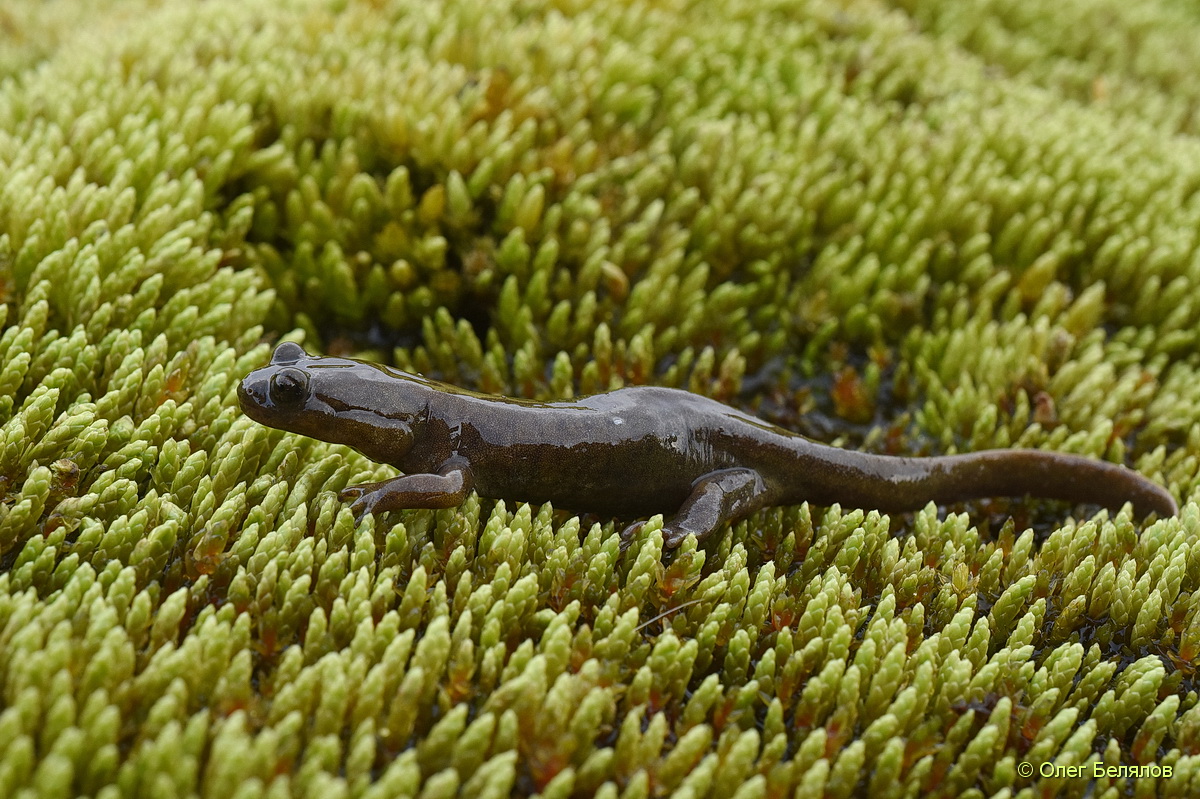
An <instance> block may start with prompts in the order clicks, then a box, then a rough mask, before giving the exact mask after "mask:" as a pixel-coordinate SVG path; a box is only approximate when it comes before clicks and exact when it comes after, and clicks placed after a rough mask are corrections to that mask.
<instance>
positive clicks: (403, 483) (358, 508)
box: [338, 462, 475, 521]
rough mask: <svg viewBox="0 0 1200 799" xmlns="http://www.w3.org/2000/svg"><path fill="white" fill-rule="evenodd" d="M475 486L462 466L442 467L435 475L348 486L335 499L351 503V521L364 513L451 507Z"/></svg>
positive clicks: (463, 498)
mask: <svg viewBox="0 0 1200 799" xmlns="http://www.w3.org/2000/svg"><path fill="white" fill-rule="evenodd" d="M474 486H475V479H474V477H472V475H471V471H470V469H469V468H468V467H467V466H466V465H465V464H463V463H458V462H455V463H452V464H447V465H446V466H443V467H442V468H441V469H439V470H438V472H437V474H406V475H401V476H400V477H393V478H392V479H390V480H382V481H380V482H378V483H364V484H363V485H356V486H348V487H346V488H345V489H344V490H343V491H342V492H341V493H340V494H338V499H340V500H342V501H344V502H351V503H352V504H351V505H350V509H351V510H352V511H354V518H355V519H356V520H359V521H361V520H362V517H363V516H365V515H366V514H368V513H386V512H387V511H390V510H404V509H405V508H454V507H457V506H459V505H461V504H462V503H463V501H464V500H466V498H467V494H470V493H471V489H472V488H474Z"/></svg>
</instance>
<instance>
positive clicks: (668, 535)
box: [621, 469, 769, 549]
mask: <svg viewBox="0 0 1200 799" xmlns="http://www.w3.org/2000/svg"><path fill="white" fill-rule="evenodd" d="M767 500H768V496H767V487H766V485H765V484H764V483H763V479H762V477H760V476H759V474H758V472H756V471H754V470H753V469H723V470H721V471H719V472H711V473H709V474H706V475H704V476H703V477H701V478H700V479H698V480H697V481H696V482H695V483H693V484H692V493H691V495H690V496H688V498H687V499H686V500H685V501H684V503H683V505H681V506H680V508H679V512H678V513H676V514H675V515H674V516H673V517H672V518H671V519H669V520H668V521H667V522H666V523H665V524H664V525H663V545H664V546H666V547H668V548H669V549H674V548H675V547H677V546H679V545H680V544H682V543H683V541H684V539H685V538H687V537H688V536H689V535H694V536H696V540H697V541H698V542H699V541H703V540H704V539H705V538H707V537H708V536H710V535H712V534H713V533H714V532H716V531H717V530H718V529H719V528H720V527H721V525H722V524H724V523H725V522H727V521H732V522H736V521H740V520H741V519H744V518H746V517H747V516H749V515H750V514H751V513H754V511H756V510H758V509H759V508H762V507H765V506H766V505H767V504H769V503H768V501H767ZM644 524H645V522H636V523H634V524H631V525H630V526H629V527H626V528H625V530H624V531H623V532H622V533H621V548H622V549H625V548H626V547H628V546H629V544H630V543H632V541H633V538H634V536H636V535H637V533H638V531H639V530H641V529H642V525H644Z"/></svg>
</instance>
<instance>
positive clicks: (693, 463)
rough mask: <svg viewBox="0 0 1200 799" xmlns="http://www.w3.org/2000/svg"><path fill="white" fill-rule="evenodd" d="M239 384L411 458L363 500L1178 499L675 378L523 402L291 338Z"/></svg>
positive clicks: (1142, 505)
mask: <svg viewBox="0 0 1200 799" xmlns="http://www.w3.org/2000/svg"><path fill="white" fill-rule="evenodd" d="M238 399H239V400H240V402H241V406H242V410H243V411H244V412H245V413H246V415H247V416H249V417H250V418H252V419H254V420H256V421H258V422H261V423H263V424H265V425H269V426H270V427H277V428H280V429H283V430H291V431H293V432H296V433H302V434H304V435H307V436H311V437H313V438H317V439H321V440H322V441H330V442H334V443H339V444H347V445H349V446H351V447H353V448H354V449H356V450H358V451H359V452H361V453H363V454H364V455H366V456H367V457H368V458H371V459H372V460H376V461H380V462H382V463H388V464H391V465H392V466H395V467H396V468H398V469H400V470H401V471H402V472H404V473H405V474H404V475H402V476H400V477H395V478H393V479H391V480H384V481H382V482H379V483H370V484H367V485H360V486H351V487H349V488H347V489H346V490H345V491H343V492H342V494H341V497H342V499H346V500H351V501H352V502H353V505H352V507H353V509H354V512H355V513H356V514H357V515H359V516H361V515H363V514H365V513H382V512H385V511H390V510H399V509H401V508H450V507H454V506H456V505H459V504H461V503H462V502H463V500H465V499H466V497H467V495H468V494H469V493H470V492H471V491H476V492H478V493H479V495H480V496H483V497H491V498H495V499H509V500H517V501H521V502H539V503H540V502H547V501H548V502H553V503H554V505H555V506H557V507H562V508H569V509H572V510H576V511H591V512H595V513H601V514H605V515H612V516H617V517H622V518H645V517H647V516H650V515H653V514H655V513H662V514H666V515H667V516H668V517H669V518H668V520H667V522H666V523H665V524H664V526H663V535H664V539H665V541H666V543H667V545H668V546H672V547H673V546H678V545H679V543H680V542H682V541H683V540H684V539H685V538H686V537H687V536H688V534H689V533H691V534H695V535H696V536H697V538H701V539H702V538H704V537H706V536H709V535H712V534H713V532H714V531H716V530H718V529H719V528H720V527H721V525H723V524H724V523H725V522H727V521H737V520H740V519H743V518H745V517H746V516H748V515H749V514H751V513H753V512H754V511H756V510H758V509H760V508H764V507H767V506H770V505H790V504H797V503H800V502H805V501H807V502H811V503H814V504H817V505H829V504H832V503H835V502H836V503H840V504H842V505H846V506H850V507H859V508H868V509H870V508H875V509H879V510H884V511H900V510H914V509H917V508H921V507H923V506H924V505H926V504H927V503H928V502H930V501H933V502H936V503H939V504H941V503H947V502H956V501H960V500H965V499H973V498H979V497H988V496H1023V495H1026V494H1028V495H1032V496H1036V497H1046V498H1053V499H1065V500H1070V501H1072V502H1087V503H1094V504H1098V505H1103V506H1105V507H1108V508H1113V509H1117V508H1120V507H1121V505H1123V504H1124V503H1125V502H1132V503H1133V508H1134V511H1135V512H1136V513H1137V514H1139V515H1147V514H1150V513H1157V514H1159V515H1160V516H1173V515H1175V513H1176V512H1177V507H1176V504H1175V500H1174V499H1173V498H1172V497H1171V495H1170V494H1169V493H1167V491H1166V490H1164V489H1163V488H1161V487H1160V486H1158V485H1156V484H1155V483H1153V482H1151V481H1150V480H1148V479H1147V478H1145V477H1143V476H1142V475H1140V474H1138V473H1137V472H1134V471H1131V470H1129V469H1126V468H1125V467H1123V466H1117V465H1115V464H1111V463H1106V462H1104V461H1097V460H1092V459H1089V458H1082V457H1079V456H1076V455H1063V454H1058V453H1053V452H1043V451H1040V450H986V451H983V452H975V453H969V454H966V455H948V456H942V457H933V458H897V457H887V456H882V455H871V454H868V453H863V452H855V451H851V450H842V449H837V448H835V447H829V446H825V445H823V444H818V443H816V442H813V441H810V440H808V439H806V438H804V437H802V436H800V435H797V434H795V433H791V432H789V431H787V430H784V429H782V428H779V427H775V426H773V425H770V424H767V423H766V422H764V421H762V420H760V419H757V418H755V417H753V416H750V415H748V414H745V413H742V412H741V411H738V410H735V409H733V408H730V407H728V406H726V405H722V404H721V403H719V402H716V401H715V400H711V399H708V398H706V397H701V396H698V395H696V394H691V393H689V392H686V391H680V390H678V389H671V388H655V387H648V386H641V387H632V388H624V389H620V390H618V391H612V392H609V393H607V394H597V395H594V396H591V397H583V398H581V399H578V400H574V401H571V402H553V403H542V402H531V401H526V400H515V399H507V398H503V397H495V396H487V395H483V394H476V393H474V392H471V391H466V390H464V389H460V388H456V387H454V386H451V385H448V384H446V383H439V382H437V381H435V380H428V379H426V378H423V377H419V376H416V375H410V374H406V373H404V372H400V371H397V370H395V369H389V368H387V367H384V366H378V365H375V364H369V363H364V362H362V361H354V360H349V359H345V358H318V357H313V356H311V355H308V354H307V353H305V352H304V350H303V349H301V348H300V347H299V346H298V345H296V344H292V343H284V344H281V345H279V347H278V348H276V350H275V353H274V355H273V356H272V357H271V363H270V365H268V366H265V367H263V368H262V369H257V370H255V371H254V372H251V373H250V374H249V375H248V376H247V377H246V379H245V380H243V381H242V384H241V385H240V386H239V387H238ZM640 525H641V523H640V522H639V523H636V524H633V525H631V526H630V527H628V528H626V530H625V532H624V533H623V534H622V536H623V538H624V539H625V540H626V541H628V540H630V538H631V537H632V536H633V535H634V534H635V533H636V531H637V529H638V528H639V527H640Z"/></svg>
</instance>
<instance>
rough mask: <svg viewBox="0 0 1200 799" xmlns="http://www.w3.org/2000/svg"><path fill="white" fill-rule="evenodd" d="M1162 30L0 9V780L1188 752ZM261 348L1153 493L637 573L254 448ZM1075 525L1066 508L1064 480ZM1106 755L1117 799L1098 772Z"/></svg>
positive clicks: (813, 528) (654, 548)
mask: <svg viewBox="0 0 1200 799" xmlns="http://www.w3.org/2000/svg"><path fill="white" fill-rule="evenodd" d="M1197 28H1200V18H1197V17H1196V15H1195V14H1194V12H1193V11H1192V10H1190V9H1188V8H1187V7H1186V6H1184V5H1183V4H1178V3H1173V2H1170V0H1163V1H1162V2H1147V3H1140V4H1136V5H1131V4H1125V3H1115V2H1102V0H1089V1H1088V2H1084V1H1083V0H1079V2H1068V3H1059V4H1057V5H1056V6H1055V7H1054V8H1050V7H1048V6H1046V5H1045V4H1042V3H1036V2H1023V3H986V2H979V3H969V4H968V3H962V2H953V3H949V2H940V1H938V2H934V1H932V0H931V1H930V2H916V1H913V0H908V1H906V2H901V3H896V4H894V5H887V4H885V3H880V2H872V1H870V0H862V2H851V3H829V2H823V1H822V0H813V2H754V3H732V2H720V0H713V2H711V3H709V2H706V3H701V4H699V5H696V4H687V3H677V2H663V3H649V2H630V3H611V4H599V5H597V4H594V3H585V2H572V1H571V0H560V1H559V2H515V1H514V2H483V0H454V2H447V3H441V4H429V3H424V2H407V1H406V0H394V2H392V1H390V0H389V1H388V2H358V1H357V0H354V1H351V2H345V0H342V1H341V2H331V1H322V0H296V2H291V3H275V2H268V1H267V0H261V1H260V0H253V1H252V2H245V0H239V2H236V3H235V2H232V1H231V0H230V1H229V2H226V0H213V1H212V2H205V3H192V2H185V1H184V0H163V1H161V2H145V3H143V2H136V1H127V2H122V3H104V4H95V3H89V4H82V3H77V2H69V0H58V2H52V3H42V2H35V1H34V0H15V1H14V2H10V3H7V4H6V5H5V8H4V10H2V11H0V76H3V77H2V78H0V79H2V80H3V83H0V795H3V796H19V797H33V796H39V797H40V796H45V797H52V796H74V795H86V796H103V797H117V796H134V795H164V796H165V795H188V796H198V795H203V796H218V795H219V796H229V795H236V796H239V797H241V796H245V797H250V796H258V795H269V796H281V797H282V796H293V795H294V796H321V797H325V796H345V797H351V796H353V797H367V796H369V797H392V796H413V797H416V796H422V797H435V796H443V795H444V796H455V795H462V796H504V795H510V794H512V795H521V796H525V795H534V794H538V795H541V796H545V797H550V796H556V797H567V796H575V795H597V796H606V797H618V796H621V797H638V796H652V795H653V796H659V795H667V794H677V795H679V796H688V795H691V796H705V795H713V796H729V795H731V796H736V797H757V796H777V795H796V796H805V795H814V796H817V795H825V796H854V795H862V794H865V793H869V794H870V795H872V796H876V795H878V796H898V797H899V796H914V795H919V794H922V793H933V794H939V795H956V794H962V795H969V796H990V795H1008V796H1011V795H1032V794H1034V793H1039V792H1046V791H1056V790H1059V789H1064V792H1065V793H1066V794H1067V795H1081V794H1082V793H1084V792H1086V791H1088V790H1091V791H1093V792H1095V793H1098V794H1099V793H1105V792H1108V791H1111V792H1114V793H1122V792H1127V791H1129V790H1131V789H1132V785H1133V782H1132V781H1131V779H1130V778H1129V777H1128V776H1127V775H1121V774H1118V773H1116V772H1112V773H1107V772H1106V773H1103V774H1101V775H1100V776H1097V777H1095V778H1093V777H1091V776H1088V777H1070V776H1064V775H1061V774H1060V775H1058V776H1041V775H1037V774H1035V776H1033V777H1032V778H1030V777H1028V776H1025V775H1024V774H1023V772H1022V771H1021V768H1022V765H1023V764H1024V763H1026V762H1034V763H1035V764H1038V765H1040V764H1042V763H1051V764H1055V765H1057V766H1061V767H1068V766H1082V767H1084V768H1085V769H1088V770H1089V772H1088V773H1089V774H1091V771H1090V769H1092V768H1093V767H1094V766H1095V765H1096V764H1103V765H1104V766H1110V767H1113V766H1121V765H1123V766H1137V765H1148V764H1157V765H1158V766H1169V767H1170V768H1171V772H1172V773H1171V774H1170V775H1164V774H1162V773H1161V772H1158V776H1156V777H1153V778H1146V779H1143V780H1141V781H1140V782H1138V785H1137V790H1151V791H1153V790H1154V789H1158V790H1160V791H1161V792H1162V793H1163V794H1164V795H1187V794H1188V793H1189V791H1190V790H1191V787H1190V786H1194V783H1195V781H1196V780H1197V779H1200V777H1197V776H1196V775H1197V772H1198V770H1200V761H1198V760H1197V758H1196V752H1197V748H1198V747H1200V732H1198V730H1200V709H1198V708H1200V702H1198V698H1200V696H1198V693H1197V692H1198V691H1200V684H1198V683H1197V677H1196V673H1197V664H1200V544H1197V540H1198V539H1197V533H1198V531H1200V509H1198V506H1197V505H1196V503H1195V502H1194V501H1191V500H1194V499H1195V497H1196V496H1197V494H1196V491H1197V486H1198V485H1200V433H1198V432H1197V430H1200V424H1198V423H1200V393H1198V392H1200V388H1198V386H1200V379H1197V378H1198V375H1197V370H1198V369H1200V366H1198V363H1200V361H1198V353H1200V338H1198V337H1197V331H1198V330H1200V304H1198V303H1197V301H1196V299H1195V298H1196V297H1197V296H1198V294H1197V284H1198V283H1200V257H1198V256H1197V251H1198V250H1197V247H1198V242H1197V238H1196V231H1197V230H1200V191H1198V190H1200V146H1198V145H1197V142H1196V134H1197V128H1198V126H1200V120H1198V117H1197V114H1198V113H1200V112H1198V111H1197V108H1198V107H1200V106H1197V102H1196V101H1197V97H1196V92H1197V89H1196V86H1195V83H1194V81H1191V80H1189V78H1190V76H1191V75H1194V74H1195V73H1196V71H1197V67H1198V66H1200V65H1198V64H1197V63H1195V61H1196V58H1197V57H1196V55H1195V48H1194V47H1190V46H1188V45H1189V44H1190V43H1191V42H1193V41H1195V40H1196V38H1197V35H1198V33H1200V31H1198V30H1197ZM279 337H287V338H289V339H291V340H303V341H305V343H306V346H308V347H309V348H310V349H312V350H321V351H325V352H336V353H344V354H354V355H358V356H361V357H368V358H373V359H376V360H382V361H389V362H393V363H396V364H399V365H401V366H404V367H407V368H410V369H417V370H420V371H423V372H427V373H431V374H436V375H438V376H441V377H444V378H446V379H449V380H452V381H456V382H459V383H461V384H463V385H467V386H470V387H477V388H481V389H483V390H487V391H493V392H502V393H508V394H514V395H520V396H528V397H539V398H562V397H570V396H576V395H580V394H585V393H590V392H594V391H601V390H605V389H608V388H612V387H617V386H621V385H625V384H629V383H659V384H665V385H675V386H681V387H686V388H689V389H691V390H693V391H697V392H700V393H704V394H708V395H710V396H714V397H717V398H719V399H722V400H724V401H730V402H735V403H737V404H740V405H741V406H743V407H746V408H748V409H750V410H758V411H760V412H761V413H763V414H764V415H765V416H770V417H773V418H777V419H779V420H781V421H784V422H787V423H792V424H794V425H795V426H797V427H800V428H802V429H804V430H805V431H806V432H809V433H812V434H814V435H816V436H818V437H820V438H823V439H826V440H833V441H837V442H839V443H855V444H861V445H862V446H865V447H868V448H873V449H879V450H885V451H889V452H897V453H909V454H924V453H928V452H934V451H936V452H951V451H966V450H974V449H981V448H986V447H1008V446H1030V447H1044V448H1048V449H1056V450H1062V451H1073V452H1080V453H1085V454H1088V455H1091V456H1094V457H1100V458H1106V459H1109V460H1114V461H1120V462H1125V463H1126V464H1128V465H1130V466H1132V467H1134V468H1137V469H1139V470H1140V471H1142V472H1143V473H1145V474H1147V475H1149V476H1151V477H1152V478H1154V479H1157V480H1160V481H1162V482H1164V483H1165V484H1167V485H1168V486H1169V487H1170V488H1171V489H1172V491H1173V492H1174V493H1175V495H1176V496H1177V497H1179V498H1180V499H1181V500H1182V501H1183V502H1182V503H1181V504H1183V511H1182V513H1181V515H1180V516H1179V518H1176V519H1168V520H1161V521H1157V522H1154V523H1151V524H1142V525H1138V524H1135V523H1134V522H1133V521H1132V519H1131V517H1130V515H1129V513H1128V511H1125V512H1121V513H1112V514H1109V513H1102V514H1100V515H1097V516H1095V517H1091V518H1088V517H1086V516H1083V515H1079V516H1076V515H1072V514H1077V513H1078V512H1079V510H1080V509H1070V508H1064V507H1062V506H1060V505H1054V504H1051V503H1031V502H1022V501H1016V500H1012V501H1009V500H997V501H991V502H979V503H972V504H970V505H966V506H961V507H953V508H949V509H938V508H934V507H929V508H926V509H925V510H923V511H921V512H918V513H915V514H908V515H900V516H897V517H894V518H888V517H886V516H881V515H879V514H877V513H874V512H864V511H862V510H857V509H849V508H838V507H834V508H820V507H810V506H808V505H802V506H799V507H791V508H778V509H772V510H769V511H765V512H763V513H760V514H758V515H756V516H755V517H754V518H752V519H750V520H749V521H748V522H745V523H742V524H739V525H737V526H735V527H734V529H732V530H731V531H730V532H729V533H728V534H727V535H726V536H725V537H724V538H723V539H722V540H720V541H717V542H715V543H714V544H712V545H710V546H707V547H706V548H704V549H698V548H697V547H696V545H695V543H694V542H692V541H688V542H685V543H684V545H683V546H682V547H681V548H680V549H679V550H678V551H676V552H675V553H673V554H670V553H664V551H663V547H662V537H661V520H660V519H657V518H656V519H653V520H651V521H650V522H649V523H648V524H647V525H646V526H645V528H643V530H642V533H641V534H640V536H639V538H638V540H637V542H636V545H635V546H634V547H632V548H631V549H630V550H629V551H627V552H622V551H621V550H620V547H619V541H618V537H617V535H616V531H615V530H614V526H613V524H612V523H611V522H610V520H607V519H594V518H592V517H587V516H585V517H574V516H571V515H570V513H569V512H567V511H564V510H561V509H557V510H556V509H553V508H550V507H548V506H546V507H531V506H529V505H523V504H519V505H514V504H512V503H507V504H506V503H504V502H492V501H485V500H479V499H478V498H474V497H472V498H471V499H469V500H468V501H467V503H466V504H464V505H463V506H462V507H461V508H458V509H454V510H450V511H438V512H433V511H409V512H403V513H396V514H390V515H388V516H385V517H381V518H368V519H366V520H364V521H363V522H362V523H361V524H358V525H356V524H355V522H354V520H353V518H352V516H351V515H350V513H349V511H348V510H347V509H346V508H345V507H344V506H343V505H342V503H340V502H338V501H337V499H336V493H337V491H338V490H339V489H340V488H342V487H344V486H345V485H347V484H349V483H353V482H361V481H363V480H366V479H379V478H382V477H384V476H386V475H387V474H389V470H388V469H387V468H386V467H381V466H379V465H376V464H373V463H370V462H368V461H366V460H365V459H364V458H362V457H361V456H359V455H357V454H355V453H353V452H350V451H347V450H345V449H344V448H340V447H334V446H331V445H327V444H324V443H322V442H316V441H311V440H308V439H302V438H298V437H295V436H291V435H286V434H282V433H279V432H278V431H274V430H269V429H266V428H264V427H262V426H259V425H257V424H255V423H253V422H251V421H250V420H248V419H247V418H245V417H243V416H242V415H241V414H240V412H239V411H238V409H237V405H236V400H235V396H234V388H235V386H236V384H237V382H238V380H239V379H240V378H241V377H242V376H243V375H244V374H245V373H246V372H248V371H249V370H250V369H251V368H254V367H255V366H258V365H260V364H261V363H262V362H264V361H265V360H266V358H267V353H268V344H269V343H270V342H273V341H275V340H277V339H278V338H279ZM1084 510H1086V509H1084ZM1143 786H1145V787H1143Z"/></svg>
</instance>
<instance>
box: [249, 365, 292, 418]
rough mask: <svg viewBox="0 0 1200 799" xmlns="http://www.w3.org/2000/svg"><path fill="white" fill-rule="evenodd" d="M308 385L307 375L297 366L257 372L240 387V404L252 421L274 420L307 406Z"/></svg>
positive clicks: (269, 367) (275, 367)
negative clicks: (283, 414) (280, 415)
mask: <svg viewBox="0 0 1200 799" xmlns="http://www.w3.org/2000/svg"><path fill="white" fill-rule="evenodd" d="M308 382H309V381H308V374H306V373H305V371H304V370H303V369H298V368H296V367H294V366H283V367H278V366H268V367H266V368H263V369H256V370H254V371H253V372H251V373H250V374H248V375H246V377H245V379H243V380H242V382H241V383H240V384H238V404H240V405H241V406H242V412H243V413H245V414H246V415H247V416H249V417H250V418H251V419H256V420H259V421H263V420H264V418H270V419H273V418H276V417H277V415H278V414H279V413H280V412H288V411H295V410H299V409H300V408H303V407H304V403H305V400H306V399H307V397H308Z"/></svg>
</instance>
